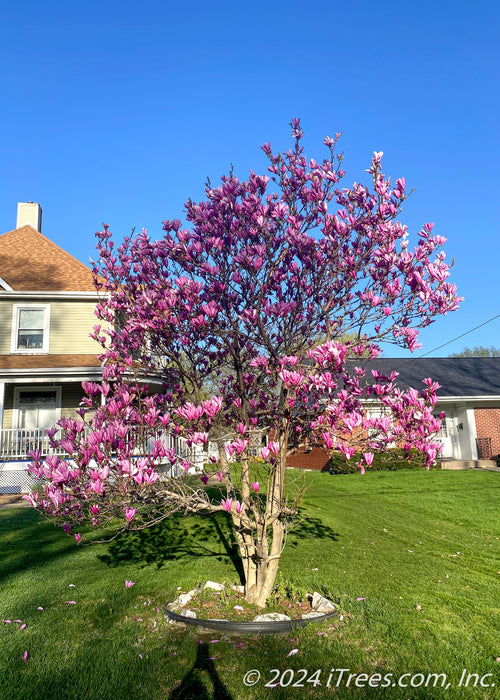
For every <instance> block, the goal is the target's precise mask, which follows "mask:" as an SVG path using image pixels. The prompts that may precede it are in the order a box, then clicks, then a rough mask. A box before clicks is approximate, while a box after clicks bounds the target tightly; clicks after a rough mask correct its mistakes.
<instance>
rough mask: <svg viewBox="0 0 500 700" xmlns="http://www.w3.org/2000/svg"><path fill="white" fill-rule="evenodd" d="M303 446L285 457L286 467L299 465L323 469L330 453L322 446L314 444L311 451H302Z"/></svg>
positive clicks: (305, 467) (300, 466)
mask: <svg viewBox="0 0 500 700" xmlns="http://www.w3.org/2000/svg"><path fill="white" fill-rule="evenodd" d="M304 449H305V448H304V447H300V448H299V449H298V451H297V452H296V453H295V454H293V455H290V456H289V457H287V459H286V463H287V466H288V467H299V468H300V469H317V470H321V469H325V468H326V467H328V463H329V461H330V454H329V453H328V452H327V451H326V450H324V449H323V448H322V447H316V446H314V447H313V448H312V450H311V452H304Z"/></svg>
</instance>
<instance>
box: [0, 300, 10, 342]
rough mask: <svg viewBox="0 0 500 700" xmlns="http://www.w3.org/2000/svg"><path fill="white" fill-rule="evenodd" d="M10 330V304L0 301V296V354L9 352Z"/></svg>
mask: <svg viewBox="0 0 500 700" xmlns="http://www.w3.org/2000/svg"><path fill="white" fill-rule="evenodd" d="M11 332H12V304H11V303H10V302H8V301H4V302H2V301H1V297H0V355H8V354H9V353H10V336H11Z"/></svg>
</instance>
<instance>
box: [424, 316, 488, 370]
mask: <svg viewBox="0 0 500 700" xmlns="http://www.w3.org/2000/svg"><path fill="white" fill-rule="evenodd" d="M496 318H500V314H497V315H496V316H493V318H489V319H488V320H487V321H484V323H480V324H479V326H475V327H474V328H471V329H470V331H465V333H462V334H461V335H457V337H456V338H453V340H448V342H447V343H443V344H442V345H438V347H437V348H434V349H433V350H429V351H428V352H426V353H424V354H423V355H420V357H417V358H416V359H417V360H420V358H421V357H426V356H427V355H430V354H431V352H436V350H441V348H444V347H446V346H447V345H451V343H454V342H455V340H460V338H463V337H464V336H465V335H469V333H473V332H474V331H477V329H478V328H482V327H483V326H486V325H487V324H488V323H491V322H492V321H494V320H495V319H496Z"/></svg>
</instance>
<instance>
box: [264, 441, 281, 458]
mask: <svg viewBox="0 0 500 700" xmlns="http://www.w3.org/2000/svg"><path fill="white" fill-rule="evenodd" d="M267 446H268V448H269V450H270V452H271V453H272V454H273V455H277V454H278V452H279V451H280V444H279V442H270V443H269V444H268V445H267Z"/></svg>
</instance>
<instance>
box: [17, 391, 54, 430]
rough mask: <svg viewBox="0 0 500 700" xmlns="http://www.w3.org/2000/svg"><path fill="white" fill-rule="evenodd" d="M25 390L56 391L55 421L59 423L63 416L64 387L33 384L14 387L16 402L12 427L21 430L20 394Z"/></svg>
mask: <svg viewBox="0 0 500 700" xmlns="http://www.w3.org/2000/svg"><path fill="white" fill-rule="evenodd" d="M22 391H24V392H28V391H37V392H40V391H46V392H47V393H48V392H51V393H53V392H54V391H55V393H56V419H55V421H54V425H55V424H56V423H57V421H58V420H59V419H60V417H61V405H62V404H61V397H62V387H61V386H46V387H40V386H31V385H29V384H28V385H24V386H20V387H17V386H16V387H14V403H13V410H12V427H13V428H14V429H15V430H19V394H20V393H21V392H22Z"/></svg>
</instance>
